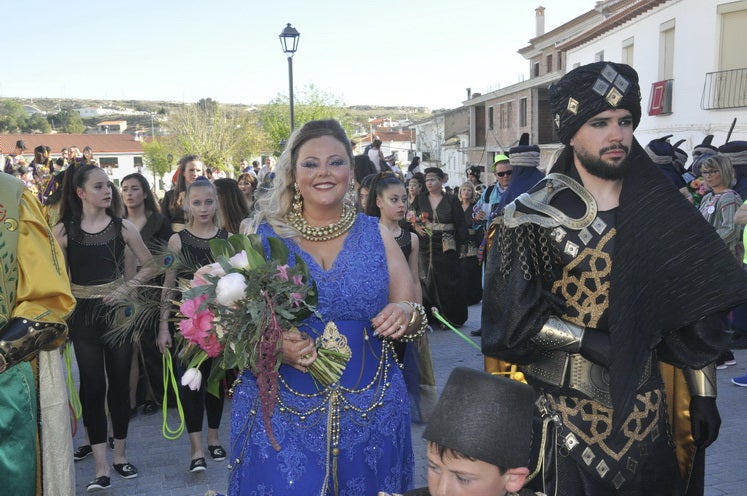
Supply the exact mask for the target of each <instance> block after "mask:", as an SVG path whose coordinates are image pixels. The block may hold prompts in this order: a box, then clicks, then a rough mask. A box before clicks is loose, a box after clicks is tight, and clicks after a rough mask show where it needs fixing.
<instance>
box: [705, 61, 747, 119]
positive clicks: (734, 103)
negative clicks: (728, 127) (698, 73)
mask: <svg viewBox="0 0 747 496" xmlns="http://www.w3.org/2000/svg"><path fill="white" fill-rule="evenodd" d="M739 107H747V68H745V69H732V70H728V71H719V72H709V73H707V74H706V77H705V84H704V85H703V96H702V97H701V99H700V108H702V109H703V110H714V109H728V108H739Z"/></svg>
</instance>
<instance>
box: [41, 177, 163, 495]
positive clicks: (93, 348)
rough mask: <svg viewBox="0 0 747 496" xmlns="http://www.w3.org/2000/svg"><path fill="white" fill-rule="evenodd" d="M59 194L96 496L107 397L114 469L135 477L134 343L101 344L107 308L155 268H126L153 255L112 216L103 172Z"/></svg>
mask: <svg viewBox="0 0 747 496" xmlns="http://www.w3.org/2000/svg"><path fill="white" fill-rule="evenodd" d="M62 196H63V200H62V201H63V203H62V211H61V218H60V222H59V223H58V224H57V225H56V226H55V227H54V235H55V238H57V241H58V243H59V244H60V246H61V247H62V249H63V251H64V252H65V255H66V259H67V262H68V269H69V272H70V281H71V283H72V290H73V295H75V297H76V299H77V301H78V304H77V307H76V309H75V311H74V312H73V315H72V316H71V318H70V336H71V338H72V341H73V346H74V348H75V357H76V361H77V363H78V369H79V371H80V398H81V404H82V407H83V423H84V424H85V426H86V429H87V432H88V438H89V439H90V442H91V445H90V447H88V450H87V452H88V453H91V452H92V453H93V455H94V458H95V460H96V478H95V479H94V480H92V481H91V482H89V483H88V490H89V491H94V490H98V489H103V488H106V487H109V486H110V479H109V464H108V461H107V455H106V437H107V436H106V411H105V408H104V400H105V398H106V399H107V400H108V406H109V412H110V414H111V421H112V428H113V433H114V455H113V462H114V464H113V467H114V469H115V470H116V471H117V473H119V475H121V476H122V477H124V478H133V477H137V474H138V471H137V468H135V466H134V465H132V464H131V463H128V461H127V456H126V454H125V439H126V438H127V428H128V425H129V418H130V416H129V403H128V397H129V374H130V357H131V355H132V344H131V343H130V342H123V343H119V344H113V343H107V342H106V341H105V334H106V332H107V331H108V329H109V327H110V325H111V312H110V311H107V305H113V304H116V303H118V302H120V301H122V300H123V299H124V298H125V297H126V295H127V294H128V292H129V291H130V290H132V289H133V287H134V285H137V284H140V283H142V282H145V281H147V280H148V279H150V277H151V276H152V274H153V273H154V270H153V269H152V268H151V267H150V266H148V268H144V269H142V270H141V271H140V272H138V273H137V275H136V276H135V277H133V278H129V277H128V276H129V275H131V273H128V272H129V271H126V270H125V267H133V268H134V267H135V263H134V262H130V261H129V260H128V258H130V257H132V256H133V254H134V256H135V257H137V262H138V263H139V264H140V265H141V266H146V264H147V262H148V261H149V260H150V252H149V251H148V248H147V247H146V246H145V243H143V240H142V238H141V237H140V233H139V232H138V229H137V228H136V227H135V226H134V225H133V224H132V223H131V222H130V221H128V220H127V219H121V218H120V217H119V216H118V215H117V213H118V212H119V210H120V209H121V200H120V198H119V194H118V193H117V191H116V189H115V188H113V187H112V183H111V182H110V181H109V176H107V174H106V172H104V171H103V170H102V169H101V168H99V167H96V166H93V165H82V166H80V167H78V168H77V169H76V170H75V172H74V173H73V174H66V175H65V182H64V185H63V193H62ZM125 248H129V250H126V249H125ZM92 261H95V262H96V263H92ZM125 280H126V282H125ZM107 384H108V388H107ZM82 448H85V447H82ZM79 450H80V448H79Z"/></svg>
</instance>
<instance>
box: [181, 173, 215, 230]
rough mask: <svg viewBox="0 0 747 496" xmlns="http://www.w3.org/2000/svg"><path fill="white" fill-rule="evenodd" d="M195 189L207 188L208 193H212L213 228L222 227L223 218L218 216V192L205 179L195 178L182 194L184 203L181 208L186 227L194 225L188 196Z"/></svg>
mask: <svg viewBox="0 0 747 496" xmlns="http://www.w3.org/2000/svg"><path fill="white" fill-rule="evenodd" d="M195 188H209V189H210V191H212V192H213V196H214V197H215V214H213V224H214V225H215V227H223V218H222V217H221V215H220V205H219V204H218V192H217V191H216V190H215V186H214V185H213V183H211V182H210V181H208V180H207V179H205V178H204V177H201V178H197V180H196V181H195V182H193V183H192V184H190V185H189V186H187V191H186V193H185V194H184V203H183V204H182V208H183V209H184V217H185V218H186V220H187V222H186V223H185V224H186V226H187V227H191V226H192V225H193V224H194V221H195V219H194V217H193V216H192V209H191V208H190V201H189V196H190V193H191V192H192V190H193V189H195Z"/></svg>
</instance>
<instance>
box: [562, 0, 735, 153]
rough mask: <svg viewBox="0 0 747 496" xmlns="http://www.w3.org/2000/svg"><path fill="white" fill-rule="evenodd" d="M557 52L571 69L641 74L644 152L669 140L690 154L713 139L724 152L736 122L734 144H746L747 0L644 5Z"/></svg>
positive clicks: (664, 0) (645, 0) (671, 0)
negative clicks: (620, 68)
mask: <svg viewBox="0 0 747 496" xmlns="http://www.w3.org/2000/svg"><path fill="white" fill-rule="evenodd" d="M615 2H616V0H611V1H607V2H599V4H598V6H597V7H598V8H603V7H604V5H605V4H614V3H615ZM558 48H559V49H560V50H567V55H566V56H567V66H566V67H567V70H568V71H570V70H571V69H573V68H575V67H578V66H579V65H584V64H588V63H591V62H595V61H597V60H609V61H612V62H622V63H626V64H630V65H632V66H633V67H634V68H635V69H636V71H637V72H638V75H639V77H640V86H641V96H642V101H641V104H642V107H643V116H642V119H641V123H640V125H639V127H638V129H637V130H636V137H637V138H638V141H639V142H640V143H641V144H642V145H644V146H645V145H646V143H648V142H649V141H650V140H652V139H654V138H658V137H661V136H664V135H667V134H673V135H674V137H673V138H672V140H671V141H672V142H675V141H678V140H680V139H685V140H686V142H685V143H684V144H683V145H682V148H683V149H684V150H686V151H688V152H689V151H690V150H691V149H692V147H693V146H694V145H697V144H698V143H700V142H701V141H702V140H703V138H704V137H705V136H706V135H708V134H713V135H715V138H714V140H713V144H714V145H716V146H719V145H722V144H723V143H724V142H725V141H726V136H727V133H728V132H729V128H730V126H731V124H732V121H733V119H734V118H735V117H736V118H737V123H736V127H735V128H734V131H733V134H732V137H731V140H747V0H739V1H729V0H641V1H639V2H634V3H632V4H631V5H630V6H629V7H628V8H626V9H623V10H622V11H619V12H617V13H615V14H614V15H612V16H610V17H608V18H607V19H606V20H605V21H604V22H602V23H601V24H600V25H599V26H597V27H595V28H592V29H591V30H589V31H587V32H585V33H583V34H581V35H579V36H578V37H575V38H572V39H570V40H568V41H566V42H564V43H561V44H560V45H559V47H558Z"/></svg>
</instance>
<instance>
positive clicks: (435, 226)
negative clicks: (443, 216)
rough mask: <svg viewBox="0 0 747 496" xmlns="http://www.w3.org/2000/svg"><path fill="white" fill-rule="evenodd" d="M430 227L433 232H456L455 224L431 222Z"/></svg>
mask: <svg viewBox="0 0 747 496" xmlns="http://www.w3.org/2000/svg"><path fill="white" fill-rule="evenodd" d="M428 227H430V228H431V231H453V230H454V224H442V223H440V222H431V225H430V226H428Z"/></svg>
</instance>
